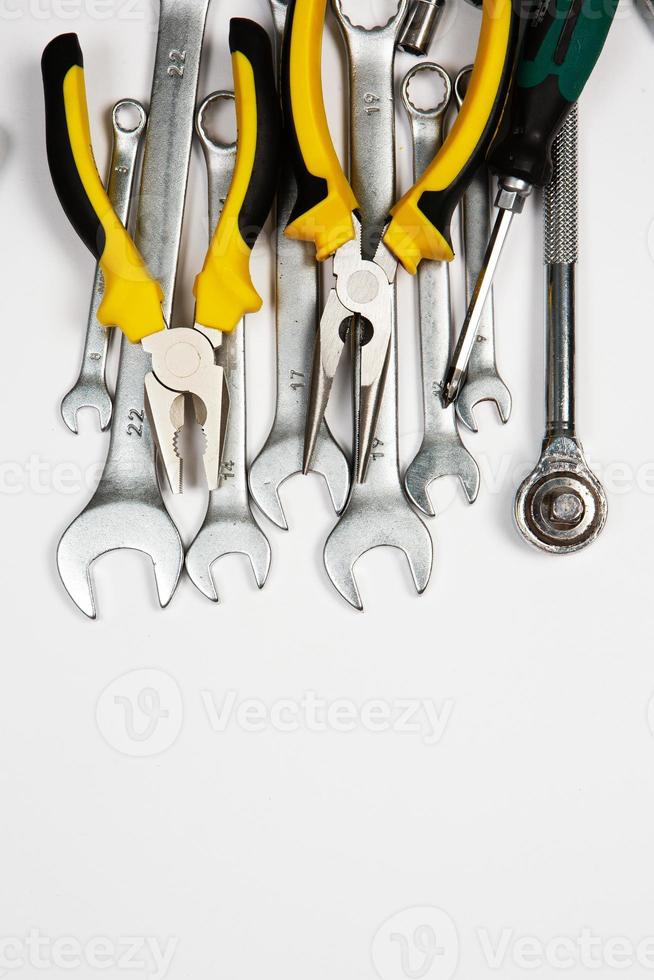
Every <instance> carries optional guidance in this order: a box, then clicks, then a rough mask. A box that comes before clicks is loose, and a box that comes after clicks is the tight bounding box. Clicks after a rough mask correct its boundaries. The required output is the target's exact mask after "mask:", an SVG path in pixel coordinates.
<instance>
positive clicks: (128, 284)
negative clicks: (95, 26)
mask: <svg viewBox="0 0 654 980" xmlns="http://www.w3.org/2000/svg"><path fill="white" fill-rule="evenodd" d="M230 50H231V52H232V64H233V71H234V84H235V92H236V111H237V123H238V154H237V160H236V167H235V171H234V179H233V181H232V185H231V189H230V192H229V195H228V198H227V201H226V203H225V207H224V210H223V213H222V217H221V220H220V223H219V225H218V227H217V229H216V232H215V234H214V237H213V240H212V242H211V244H210V246H209V251H208V253H207V257H206V260H205V263H204V268H203V269H202V272H201V273H200V275H199V276H198V277H197V279H196V281H195V287H194V295H195V298H196V310H195V325H194V326H193V327H190V328H189V327H177V328H175V329H168V326H169V325H168V324H166V322H165V320H164V316H163V311H162V306H161V304H162V300H163V293H162V290H161V287H160V285H159V283H158V282H157V281H156V280H155V279H154V278H153V276H152V275H151V274H150V272H149V271H148V269H147V267H146V264H145V262H144V260H143V258H142V256H141V255H140V253H139V251H138V249H137V248H136V245H135V244H134V242H133V240H132V238H131V236H130V234H129V232H128V231H127V230H126V229H125V228H124V227H123V225H122V224H121V222H120V220H119V219H118V217H117V215H116V214H115V212H114V210H113V208H112V206H111V203H110V201H109V198H108V196H107V194H106V191H105V189H104V186H103V183H102V180H101V179H100V176H99V174H98V171H97V167H96V164H95V160H94V157H93V150H92V146H91V135H90V125H89V116H88V106H87V99H86V89H85V81H84V62H83V58H82V52H81V49H80V45H79V41H78V38H77V35H75V34H63V35H60V36H59V37H57V38H55V39H54V40H53V41H51V42H50V44H49V45H48V46H47V48H46V49H45V52H44V54H43V60H42V70H43V82H44V90H45V105H46V142H47V151H48V163H49V166H50V172H51V174H52V179H53V182H54V186H55V189H56V191H57V194H58V196H59V199H60V201H61V204H62V207H63V209H64V211H65V212H66V215H67V216H68V218H69V220H70V222H71V224H72V225H73V227H74V228H75V230H76V231H77V233H78V235H79V236H80V238H81V239H82V241H83V242H84V243H85V244H86V246H87V247H88V248H89V250H90V251H91V252H92V254H93V255H94V256H95V258H96V260H97V261H98V263H99V265H100V268H101V270H102V273H103V276H104V298H103V301H102V304H101V306H100V309H99V311H98V319H99V320H100V322H101V323H102V324H104V325H105V326H107V327H113V326H117V327H119V328H120V330H122V332H123V333H124V334H125V336H126V337H127V339H128V340H130V341H131V342H132V343H140V344H141V345H142V347H143V349H144V350H145V351H147V352H148V354H150V355H151V357H152V371H151V372H150V373H149V374H148V375H147V376H146V380H145V407H146V411H147V413H148V418H149V421H150V424H151V427H152V431H153V435H154V439H155V443H156V446H157V449H158V451H159V454H160V456H161V459H162V461H163V464H164V467H165V471H166V474H167V477H168V480H169V482H170V486H171V489H172V490H173V492H175V493H179V492H181V491H182V489H183V460H182V458H181V457H180V455H179V454H178V451H177V434H178V432H179V430H180V429H181V427H182V426H183V425H184V422H185V414H186V402H187V397H186V396H191V400H192V402H193V406H194V414H195V418H196V421H197V422H198V423H199V424H200V425H201V426H202V427H203V430H204V434H205V438H206V447H205V452H204V469H205V474H206V480H207V485H208V488H209V490H215V489H217V487H218V484H219V479H220V462H221V440H222V432H223V424H222V423H223V412H224V409H223V404H224V400H225V397H226V386H225V379H224V375H223V369H222V367H220V366H219V365H218V364H217V363H216V351H217V349H218V348H219V347H220V344H221V338H222V334H223V333H230V332H231V331H232V330H234V328H235V327H236V326H237V324H238V323H239V322H240V320H241V318H242V317H243V316H244V315H245V314H246V313H253V312H256V311H257V310H259V309H260V308H261V306H262V300H261V297H260V296H259V295H258V293H257V291H256V290H255V288H254V286H253V284H252V280H251V277H250V257H251V253H252V249H253V247H254V244H255V242H256V240H257V238H258V236H259V234H260V232H261V229H262V227H263V225H264V223H265V221H266V218H267V216H268V213H269V211H270V209H271V207H272V202H273V199H274V195H275V191H276V187H277V177H278V168H279V154H280V146H281V112H280V107H279V102H278V98H277V92H276V85H275V72H274V69H273V57H272V48H271V45H270V41H269V39H268V35H267V34H266V32H265V31H264V30H263V28H261V27H260V26H259V25H258V24H255V23H254V22H253V21H250V20H245V19H240V18H237V19H234V20H232V22H231V26H230Z"/></svg>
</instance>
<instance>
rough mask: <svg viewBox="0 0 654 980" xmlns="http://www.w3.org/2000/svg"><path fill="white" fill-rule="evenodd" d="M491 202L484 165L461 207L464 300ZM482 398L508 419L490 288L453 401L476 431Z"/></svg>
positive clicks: (461, 88) (485, 237)
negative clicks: (464, 377) (476, 411)
mask: <svg viewBox="0 0 654 980" xmlns="http://www.w3.org/2000/svg"><path fill="white" fill-rule="evenodd" d="M471 74H472V66H469V67H468V68H464V69H463V70H462V71H460V72H459V74H458V75H457V77H456V81H455V82H454V94H455V97H456V101H457V105H458V107H459V109H461V106H462V105H463V100H464V98H465V94H466V91H467V87H468V82H469V81H470V76H471ZM491 205H492V196H491V187H490V175H489V173H488V169H487V168H486V166H485V165H484V166H482V167H481V168H480V170H479V172H478V173H477V174H476V176H475V177H474V179H473V180H472V182H471V184H470V186H469V188H468V190H467V191H466V193H465V195H464V198H463V207H462V209H461V216H462V229H463V251H464V256H465V263H466V294H467V302H468V303H469V302H470V300H471V298H472V294H473V292H474V290H475V285H476V283H477V277H478V276H479V273H480V271H481V269H482V266H483V264H484V257H485V254H486V248H487V246H488V242H489V239H490V234H491ZM484 401H488V402H494V403H495V406H496V408H497V411H498V414H499V416H500V419H501V420H502V422H504V423H505V424H506V423H507V422H508V421H509V418H510V417H511V407H512V400H511V392H510V391H509V389H508V388H507V386H506V384H505V383H504V381H503V380H502V378H501V377H500V374H499V372H498V370H497V362H496V360H495V311H494V306H493V290H492V288H491V291H490V293H489V297H488V300H487V302H486V306H485V307H484V311H483V314H482V317H481V322H480V324H479V330H478V331H477V341H476V343H475V345H474V347H473V349H472V354H471V355H470V361H469V362H468V371H467V374H466V379H465V384H464V386H463V388H462V389H461V391H460V393H459V396H458V398H457V402H456V413H457V415H458V417H459V419H460V420H461V421H462V422H463V424H464V425H465V426H467V427H468V428H469V429H470V430H471V431H472V432H477V431H478V428H477V422H476V420H475V414H474V410H475V406H477V405H478V404H479V403H480V402H484Z"/></svg>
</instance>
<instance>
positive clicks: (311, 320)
mask: <svg viewBox="0 0 654 980" xmlns="http://www.w3.org/2000/svg"><path fill="white" fill-rule="evenodd" d="M289 6H290V0H270V7H271V10H272V15H273V22H274V25H275V38H276V49H277V63H278V64H279V65H281V60H282V58H281V51H282V42H283V38H284V28H285V25H286V15H287V12H288V8H289ZM296 195H297V191H296V186H295V180H294V178H293V175H292V173H291V169H290V167H289V166H288V165H287V164H286V163H284V164H283V166H282V174H281V178H280V184H279V191H278V195H277V219H276V227H277V241H276V247H277V296H276V321H277V403H276V409H275V419H274V422H273V425H272V429H271V431H270V434H269V436H268V439H267V440H266V443H265V445H264V447H263V449H262V450H261V452H260V453H259V455H258V456H257V458H256V459H255V460H254V462H253V463H252V466H251V467H250V491H251V493H252V496H253V498H254V500H255V501H256V504H257V506H258V507H259V509H260V510H261V511H262V512H263V513H264V514H265V515H266V517H268V518H269V520H271V521H272V522H273V523H274V524H276V525H277V526H278V527H280V528H282V529H283V530H287V529H288V522H287V520H286V515H285V514H284V509H283V506H282V503H281V499H280V494H279V490H280V487H281V486H282V484H283V483H285V482H286V481H287V480H288V479H290V478H291V477H292V476H295V475H296V474H300V473H302V468H303V466H302V464H303V453H304V431H305V421H306V415H307V408H308V401H309V382H310V379H311V369H312V364H313V347H314V341H315V334H316V330H317V327H318V320H319V298H320V288H319V278H320V271H319V268H318V266H317V265H316V262H315V260H314V258H313V257H312V255H311V251H310V248H309V246H308V245H307V244H306V243H304V242H297V241H291V240H290V239H289V238H287V237H286V236H285V234H284V229H285V228H286V225H287V223H288V219H289V217H290V215H291V211H292V210H293V206H294V204H295V198H296ZM311 470H312V472H315V473H319V474H321V475H322V476H323V477H324V479H325V482H326V484H327V488H328V490H329V494H330V497H331V500H332V504H333V505H334V510H335V511H336V513H337V514H340V513H341V512H342V510H343V508H344V507H345V503H346V501H347V496H348V493H349V489H350V467H349V463H348V460H347V458H346V456H345V454H344V453H343V451H342V449H341V448H340V446H339V445H338V443H337V442H336V440H335V439H334V437H333V436H332V434H331V432H330V431H329V428H328V426H327V424H326V423H325V424H323V425H322V427H321V430H320V435H319V438H318V445H317V449H316V453H315V456H314V459H313V462H312V466H311Z"/></svg>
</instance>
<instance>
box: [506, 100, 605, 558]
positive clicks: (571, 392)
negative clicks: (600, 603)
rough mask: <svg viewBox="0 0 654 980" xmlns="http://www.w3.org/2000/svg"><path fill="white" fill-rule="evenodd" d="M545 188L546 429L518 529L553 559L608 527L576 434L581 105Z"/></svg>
mask: <svg viewBox="0 0 654 980" xmlns="http://www.w3.org/2000/svg"><path fill="white" fill-rule="evenodd" d="M553 159H554V177H553V180H552V183H551V184H550V185H549V187H547V188H546V190H545V280H546V281H545V288H546V310H547V385H546V388H547V429H546V432H545V439H544V442H543V452H542V455H541V458H540V460H539V462H538V466H537V467H536V469H535V470H534V471H533V473H531V475H530V476H528V477H527V479H526V480H525V481H524V483H523V484H522V486H521V487H520V489H519V490H518V494H517V496H516V500H515V517H516V521H517V524H518V530H519V531H520V533H521V534H522V536H523V538H525V540H526V541H528V542H529V543H530V544H533V545H535V546H536V547H537V548H540V549H541V550H543V551H548V552H550V553H551V554H569V553H571V552H574V551H579V550H580V549H581V548H585V547H586V545H589V544H590V543H591V542H592V541H594V540H595V538H596V537H597V536H598V534H599V533H600V532H601V531H602V529H603V527H604V525H605V524H606V518H607V511H608V505H607V501H606V495H605V493H604V490H603V488H602V485H601V484H600V482H599V480H598V479H597V477H596V476H595V474H594V473H593V472H592V471H591V469H590V468H589V466H588V463H587V462H586V459H585V457H584V453H583V449H582V447H581V443H580V442H579V440H578V438H577V434H576V430H575V267H576V263H577V251H578V164H577V107H576V106H574V107H573V109H572V110H571V112H570V115H569V116H568V117H567V119H566V122H565V124H564V126H563V129H562V130H561V132H560V134H559V136H558V137H557V139H556V142H555V144H554V153H553Z"/></svg>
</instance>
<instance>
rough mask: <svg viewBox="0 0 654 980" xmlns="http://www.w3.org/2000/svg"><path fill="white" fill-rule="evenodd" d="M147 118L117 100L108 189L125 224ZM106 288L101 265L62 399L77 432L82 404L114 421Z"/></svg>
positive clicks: (103, 423)
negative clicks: (103, 313) (77, 362)
mask: <svg viewBox="0 0 654 980" xmlns="http://www.w3.org/2000/svg"><path fill="white" fill-rule="evenodd" d="M130 111H131V112H134V113H136V117H135V122H133V123H132V122H131V121H130V118H131V117H130V116H129V115H128V113H129V112H130ZM121 117H123V121H121ZM147 119H148V117H147V114H146V111H145V109H144V108H143V106H142V105H141V104H140V102H136V101H135V100H134V99H123V100H121V101H120V102H118V103H116V105H115V106H114V108H113V112H112V114H111V121H112V128H113V145H112V149H111V163H110V165H109V179H108V181H107V191H108V194H109V199H110V200H111V203H112V205H113V208H114V211H115V212H116V214H117V215H118V217H119V218H120V220H121V221H122V223H123V224H126V222H127V218H128V215H129V207H130V201H131V198H132V188H133V186H134V177H135V175H136V161H137V158H138V151H139V145H140V142H141V136H142V135H143V131H144V129H145V126H146V123H147ZM103 291H104V282H103V278H102V273H101V271H100V268H99V267H98V268H97V269H96V272H95V279H94V282H93V293H92V297H91V308H90V310H89V319H88V324H87V327H86V340H85V343H84V354H83V357H82V367H81V369H80V374H79V377H78V379H77V381H76V382H75V384H74V385H73V387H72V388H71V389H70V391H69V392H68V394H67V395H65V396H64V398H63V400H62V402H61V417H62V418H63V420H64V422H65V423H66V425H67V426H68V428H69V429H70V431H71V432H74V433H75V434H77V431H78V429H77V413H78V412H79V411H80V410H81V409H82V408H94V409H95V410H96V412H97V413H98V415H99V418H100V429H101V430H102V432H104V431H105V430H106V429H108V428H109V426H110V425H111V413H112V409H113V404H112V401H111V396H110V395H109V391H108V390H107V381H106V369H107V354H108V351H109V346H110V343H111V330H107V329H106V327H103V326H102V324H101V323H100V322H99V321H98V318H97V312H98V308H99V306H100V303H101V302H102V295H103Z"/></svg>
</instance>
